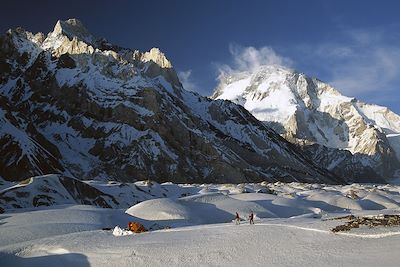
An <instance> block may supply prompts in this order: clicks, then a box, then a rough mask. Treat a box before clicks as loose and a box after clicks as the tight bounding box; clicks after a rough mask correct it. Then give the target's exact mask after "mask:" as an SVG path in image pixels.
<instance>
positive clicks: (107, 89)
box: [0, 19, 343, 183]
mask: <svg viewBox="0 0 400 267" xmlns="http://www.w3.org/2000/svg"><path fill="white" fill-rule="evenodd" d="M0 66H1V68H2V69H4V70H5V71H3V72H1V73H0V91H1V96H0V104H1V105H0V110H1V112H0V123H1V124H2V127H1V129H0V152H1V153H2V154H3V155H7V156H6V157H2V158H1V159H0V164H1V167H2V168H0V176H2V177H3V178H4V179H6V180H22V179H25V178H28V177H30V176H32V175H41V174H47V173H61V174H64V175H67V176H72V177H76V178H78V179H106V180H107V179H109V180H119V181H135V180H144V179H153V180H157V181H174V182H245V181H261V180H270V181H272V180H283V181H308V182H326V183H340V182H343V180H342V179H341V178H339V177H337V176H336V175H334V174H333V173H331V172H330V171H328V170H326V169H323V168H320V167H318V166H316V165H315V164H314V163H313V162H312V161H311V160H310V159H309V157H307V156H305V155H304V154H303V152H302V151H301V150H300V149H298V148H297V147H295V146H293V145H292V144H290V143H288V142H287V141H286V140H284V139H283V138H282V137H280V136H279V135H277V134H276V133H275V132H274V131H273V130H271V129H270V128H268V127H266V126H265V125H264V124H263V123H261V122H259V121H258V120H256V119H255V118H254V117H253V116H252V115H251V114H250V113H249V112H247V111H246V110H245V109H243V108H242V107H240V106H238V105H236V104H233V103H231V102H229V101H223V100H218V101H212V100H210V99H207V98H204V97H201V96H199V95H197V94H195V93H192V92H188V91H186V90H184V89H183V88H182V85H181V83H180V82H179V79H178V77H177V75H176V73H175V71H174V69H173V68H172V65H171V63H170V62H169V61H168V59H167V58H166V57H165V55H164V54H163V53H162V52H161V51H160V50H159V49H152V50H150V52H146V53H142V52H140V51H137V50H131V49H125V48H121V47H117V46H114V45H112V44H109V43H108V42H107V41H105V40H104V39H102V40H96V39H95V38H94V37H93V36H92V35H90V34H89V33H88V31H87V30H86V29H85V28H84V26H83V25H82V24H81V23H80V22H79V21H77V20H75V19H72V20H67V21H63V22H61V21H59V22H57V24H56V26H55V29H54V31H53V32H51V33H49V34H48V35H47V37H46V38H45V39H43V35H42V34H37V35H33V34H31V33H29V32H26V31H24V30H22V29H17V30H10V31H9V32H7V34H6V35H5V36H3V37H1V39H0Z"/></svg>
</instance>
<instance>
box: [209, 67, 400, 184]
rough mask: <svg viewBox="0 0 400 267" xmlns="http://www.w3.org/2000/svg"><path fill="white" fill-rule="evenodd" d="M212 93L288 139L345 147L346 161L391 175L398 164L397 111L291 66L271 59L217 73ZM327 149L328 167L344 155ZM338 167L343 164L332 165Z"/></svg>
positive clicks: (399, 128)
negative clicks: (250, 69)
mask: <svg viewBox="0 0 400 267" xmlns="http://www.w3.org/2000/svg"><path fill="white" fill-rule="evenodd" d="M212 98H213V99H227V100H231V101H233V102H235V103H237V104H240V105H242V106H243V107H244V108H246V109H247V110H248V111H250V112H251V113H252V114H253V115H254V116H255V117H256V118H257V119H259V120H261V121H264V122H265V123H266V124H267V125H269V126H271V127H273V128H274V129H275V130H276V131H277V132H279V133H280V134H281V135H282V136H284V137H285V138H286V139H288V140H289V141H292V142H294V143H297V144H301V145H310V144H319V145H323V146H326V147H327V148H333V149H340V150H348V151H350V152H351V153H352V154H353V155H355V157H356V159H355V160H352V161H353V162H352V164H354V163H355V162H358V163H359V166H357V168H358V169H360V168H361V167H362V166H365V167H370V168H372V169H374V171H375V172H377V173H378V174H380V175H383V176H384V177H387V178H391V177H392V175H393V174H394V172H395V171H396V170H397V169H398V168H399V158H400V156H399V155H400V151H399V138H398V135H399V133H400V116H399V115H397V114H395V113H393V112H391V111H390V110H388V109H387V108H385V107H380V106H377V105H370V104H365V103H363V102H361V101H358V100H356V99H355V98H349V97H346V96H343V95H341V94H340V93H339V92H338V91H337V90H335V89H334V88H333V87H331V86H329V85H328V84H325V83H323V82H321V81H319V80H317V79H314V78H310V77H307V76H306V75H304V74H302V73H298V72H296V71H294V70H291V69H288V68H285V67H281V66H273V65H272V66H261V67H259V68H258V69H256V70H255V71H254V72H251V73H249V72H241V73H234V74H230V75H225V76H222V77H221V81H220V84H219V86H218V87H217V88H216V90H215V92H214V94H213V96H212ZM321 151H322V150H321ZM332 151H333V150H331V154H332V157H331V158H332V159H331V160H329V162H328V163H327V164H325V165H323V166H325V167H327V168H329V169H333V167H336V165H338V164H339V163H343V159H345V158H347V159H348V157H346V156H345V155H344V154H343V153H342V152H340V151H337V152H335V153H332ZM313 152H315V150H314V151H313ZM338 153H339V154H338ZM396 154H397V155H398V157H396ZM319 157H325V158H327V157H329V155H327V154H325V155H319ZM338 158H342V160H340V161H338ZM314 160H315V158H314ZM317 162H318V161H317ZM319 163H322V162H319ZM360 164H361V165H360ZM339 165H340V164H339ZM347 167H348V166H347ZM342 168H343V164H342V166H340V168H337V169H342ZM370 176H371V174H370Z"/></svg>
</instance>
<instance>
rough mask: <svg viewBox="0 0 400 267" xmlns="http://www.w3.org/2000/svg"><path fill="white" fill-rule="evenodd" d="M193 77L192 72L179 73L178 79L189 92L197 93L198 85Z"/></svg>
mask: <svg viewBox="0 0 400 267" xmlns="http://www.w3.org/2000/svg"><path fill="white" fill-rule="evenodd" d="M191 76H192V70H186V71H179V72H178V77H179V80H180V81H181V83H182V85H183V88H184V89H186V90H188V91H192V92H195V91H197V85H196V84H195V82H193V80H192V78H191Z"/></svg>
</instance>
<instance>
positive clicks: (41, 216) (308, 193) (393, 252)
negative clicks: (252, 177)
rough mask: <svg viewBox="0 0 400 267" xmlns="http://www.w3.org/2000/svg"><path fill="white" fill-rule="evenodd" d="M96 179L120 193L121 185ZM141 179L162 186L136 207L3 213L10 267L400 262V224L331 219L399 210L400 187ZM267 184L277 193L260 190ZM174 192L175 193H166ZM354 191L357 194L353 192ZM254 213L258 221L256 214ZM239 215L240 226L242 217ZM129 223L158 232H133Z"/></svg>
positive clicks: (1, 248)
mask: <svg viewBox="0 0 400 267" xmlns="http://www.w3.org/2000/svg"><path fill="white" fill-rule="evenodd" d="M87 183H89V184H90V185H92V186H96V188H98V189H102V190H103V191H107V193H109V194H112V195H114V196H115V195H116V194H117V193H118V192H117V191H118V188H119V186H117V185H118V183H114V182H110V183H108V184H104V183H101V182H95V181H87ZM130 186H132V185H130ZM134 186H136V187H138V188H140V190H138V191H137V192H142V193H143V194H145V193H144V192H145V191H148V192H151V193H154V199H150V200H147V201H143V202H141V203H138V204H136V205H134V206H132V207H130V208H128V209H127V210H125V209H102V208H97V207H93V206H84V205H58V206H53V207H46V208H43V207H41V208H40V209H19V210H10V211H6V213H4V214H2V215H0V262H1V265H2V266H232V265H234V266H251V265H255V266H322V265H323V266H377V265H381V266H397V265H398V262H399V260H400V255H399V254H398V253H397V251H398V244H399V241H400V228H399V227H381V228H380V227H377V228H373V229H370V228H359V229H355V230H351V231H349V232H343V233H336V234H335V233H333V232H331V231H330V229H332V228H333V227H335V226H337V225H339V224H342V223H344V220H326V219H329V218H334V217H340V216H343V215H346V214H355V215H359V216H361V215H362V216H368V215H369V216H376V215H379V214H399V212H400V209H399V203H400V186H396V185H379V186H378V185H368V184H365V185H360V184H353V185H347V186H325V185H320V184H302V183H290V184H285V183H280V182H278V183H273V184H266V183H261V184H240V185H230V184H224V185H212V184H211V185H210V184H209V185H176V184H172V183H164V184H157V183H149V182H137V183H135V185H134ZM106 188H108V190H106ZM123 188H124V187H123ZM123 190H125V189H123ZM261 190H264V191H268V192H269V193H256V192H257V191H261ZM246 192H247V193H246ZM165 193H168V195H169V196H170V197H168V198H159V197H161V196H162V194H165ZM352 193H353V195H354V193H355V194H356V196H357V197H353V198H354V199H353V198H351V197H350V196H351V194H352ZM157 195H158V196H157ZM251 211H252V212H254V213H255V225H249V224H248V221H247V216H248V214H249V213H250V212H251ZM235 212H239V214H240V217H241V219H242V222H241V224H240V225H235V224H234V223H232V219H233V218H234V214H235ZM129 221H136V222H139V223H142V224H143V225H144V226H145V227H146V228H148V229H150V231H149V232H146V233H141V234H134V233H132V232H130V231H127V230H125V229H124V228H125V227H126V225H127V223H128V222H129ZM103 228H105V230H102V229H103ZM157 229H158V230H157ZM360 255H362V256H360Z"/></svg>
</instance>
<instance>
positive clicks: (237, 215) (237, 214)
mask: <svg viewBox="0 0 400 267" xmlns="http://www.w3.org/2000/svg"><path fill="white" fill-rule="evenodd" d="M235 223H236V224H237V225H238V224H240V217H239V213H237V212H236V217H235Z"/></svg>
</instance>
